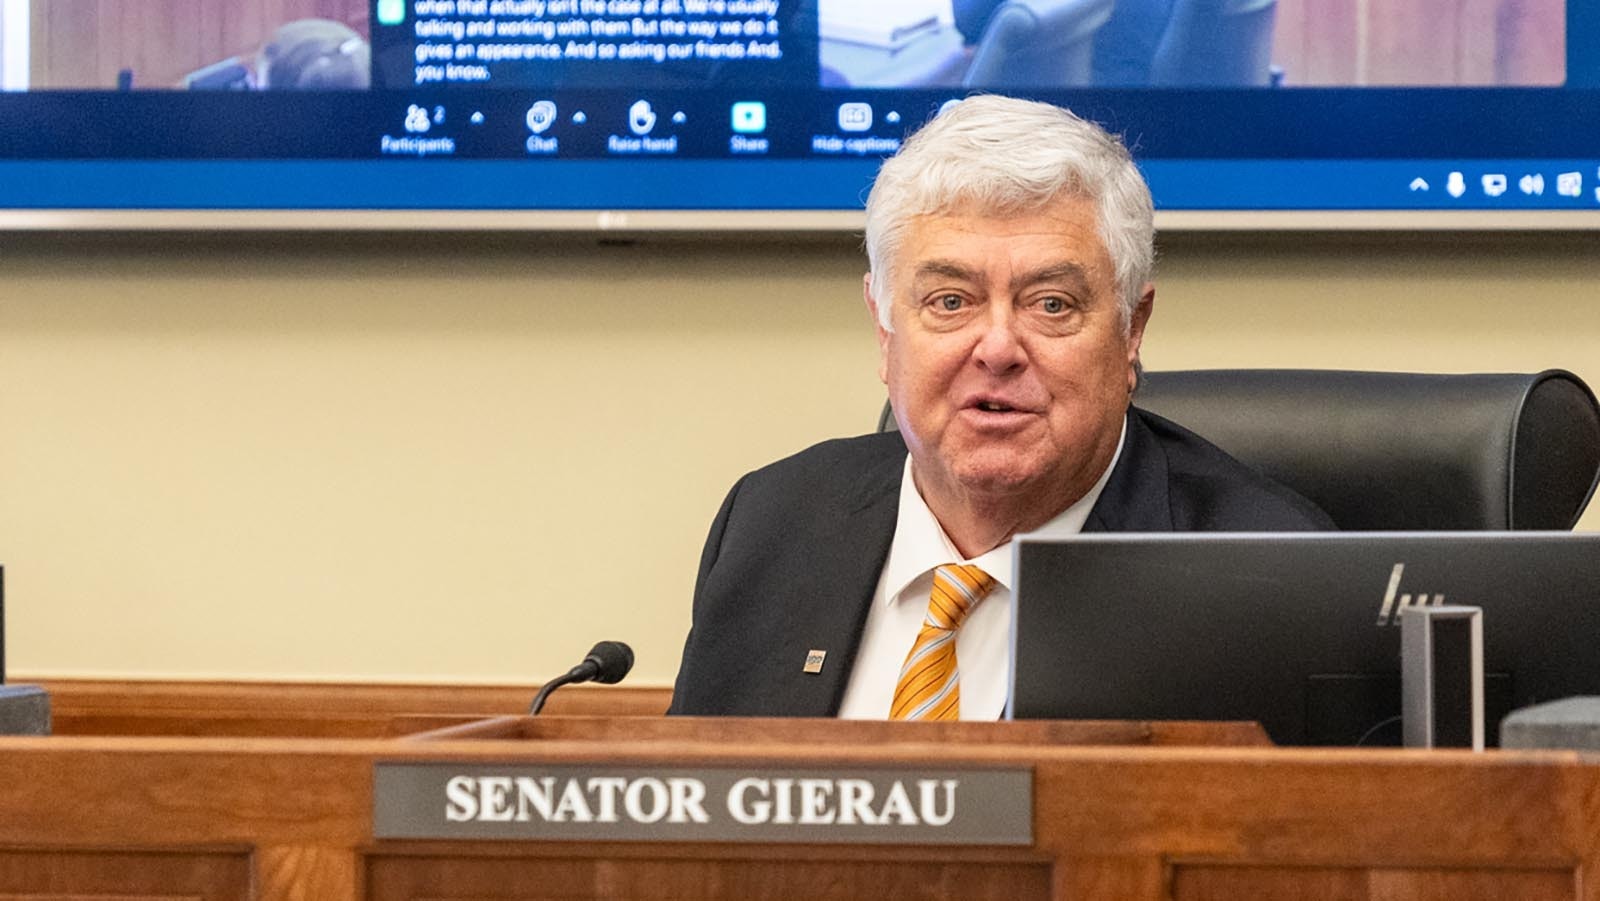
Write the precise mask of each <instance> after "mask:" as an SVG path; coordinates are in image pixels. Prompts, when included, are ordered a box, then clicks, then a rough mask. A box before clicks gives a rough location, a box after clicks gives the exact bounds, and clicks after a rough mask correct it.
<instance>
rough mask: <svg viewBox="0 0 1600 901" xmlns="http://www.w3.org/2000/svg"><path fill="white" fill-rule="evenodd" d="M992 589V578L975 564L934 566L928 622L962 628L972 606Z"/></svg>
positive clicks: (937, 627)
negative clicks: (935, 567)
mask: <svg viewBox="0 0 1600 901" xmlns="http://www.w3.org/2000/svg"><path fill="white" fill-rule="evenodd" d="M993 590H994V578H993V577H992V576H990V575H989V574H988V573H986V572H984V571H983V570H981V569H979V568H978V567H976V566H971V565H963V564H959V563H948V564H946V565H944V566H941V567H939V568H937V569H935V570H934V571H933V594H932V595H931V596H930V598H929V601H928V619H927V625H930V626H933V627H934V628H936V629H947V630H950V631H955V630H956V629H959V628H961V623H962V622H964V621H965V620H966V618H967V614H968V613H970V612H972V608H973V606H975V605H976V604H977V603H978V602H979V601H981V600H983V598H984V595H987V594H988V593H989V592H991V591H993Z"/></svg>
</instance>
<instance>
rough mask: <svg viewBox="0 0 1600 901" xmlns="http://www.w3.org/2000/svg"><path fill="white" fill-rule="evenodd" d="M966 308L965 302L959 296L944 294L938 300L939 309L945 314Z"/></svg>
mask: <svg viewBox="0 0 1600 901" xmlns="http://www.w3.org/2000/svg"><path fill="white" fill-rule="evenodd" d="M964 306H966V301H965V300H963V299H962V298H961V295H959V294H946V295H945V296H943V297H941V298H939V309H941V310H944V311H945V312H946V313H954V312H956V311H958V310H960V309H961V308H962V307H964Z"/></svg>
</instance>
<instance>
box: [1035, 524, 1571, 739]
mask: <svg viewBox="0 0 1600 901" xmlns="http://www.w3.org/2000/svg"><path fill="white" fill-rule="evenodd" d="M1015 554H1016V559H1015V577H1016V590H1015V592H1014V594H1013V600H1012V603H1013V605H1014V608H1013V619H1012V650H1013V653H1012V678H1011V697H1010V701H1009V705H1008V710H1007V714H1008V716H1010V717H1012V718H1016V719H1034V718H1059V719H1137V720H1256V721H1259V722H1260V723H1261V724H1262V726H1263V727H1264V728H1265V729H1266V731H1267V734H1268V735H1269V736H1270V737H1271V738H1272V740H1273V741H1274V742H1276V743H1278V744H1283V745H1397V744H1399V743H1400V736H1401V730H1400V611H1401V610H1402V609H1403V608H1404V607H1406V606H1409V605H1414V604H1441V603H1449V604H1462V605H1471V606H1477V607H1481V608H1482V609H1483V653H1484V672H1485V714H1486V722H1487V731H1488V736H1487V737H1488V741H1489V743H1490V744H1491V745H1495V744H1498V743H1499V725H1500V720H1501V718H1503V717H1504V716H1505V715H1506V714H1507V713H1509V712H1511V711H1512V710H1515V709H1517V708H1521V707H1525V706H1527V705H1530V704H1535V703H1540V702H1544V701H1550V700H1555V699H1558V698H1563V697H1569V696H1573V695H1600V534H1582V533H1570V532H1449V533H1415V532H1412V533H1307V534H1282V533H1279V534H1192V533H1191V534H1122V535H1079V536H1072V537H1056V538H1050V537H1043V536H1037V535H1024V536H1020V537H1019V538H1018V539H1017V541H1016V545H1015Z"/></svg>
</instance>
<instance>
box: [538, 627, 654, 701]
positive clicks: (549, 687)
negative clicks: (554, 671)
mask: <svg viewBox="0 0 1600 901" xmlns="http://www.w3.org/2000/svg"><path fill="white" fill-rule="evenodd" d="M631 669H633V648H630V647H628V646H627V645H626V644H624V643H622V642H620V641H602V642H600V643H598V644H596V645H595V646H594V647H593V648H590V649H589V655H588V656H587V657H584V658H583V662H582V663H580V664H578V665H577V666H575V667H573V668H572V669H570V670H567V672H566V673H565V674H564V675H560V676H557V677H556V678H554V679H551V680H550V681H549V682H546V683H545V684H544V687H542V688H540V689H539V693H538V694H536V695H534V696H533V703H532V704H529V705H528V715H529V716H538V715H539V711H540V710H543V709H544V702H545V700H546V699H548V698H549V697H550V693H551V692H553V691H555V690H556V689H558V688H560V687H561V686H563V685H574V684H576V683H579V682H599V683H601V684H603V685H615V684H617V683H618V682H621V681H622V677H624V676H626V675H627V674H628V670H631Z"/></svg>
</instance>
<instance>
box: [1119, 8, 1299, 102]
mask: <svg viewBox="0 0 1600 901" xmlns="http://www.w3.org/2000/svg"><path fill="white" fill-rule="evenodd" d="M1277 11H1278V0H1174V3H1173V7H1172V19H1171V20H1170V21H1169V22H1168V23H1167V29H1166V31H1164V32H1163V33H1162V35H1161V42H1160V43H1159V44H1157V45H1156V54H1155V58H1154V59H1153V60H1152V61H1151V64H1150V83H1151V84H1153V85H1182V86H1198V87H1256V86H1259V87H1265V86H1267V85H1269V84H1271V83H1272V24H1273V20H1274V18H1276V16H1277Z"/></svg>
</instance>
